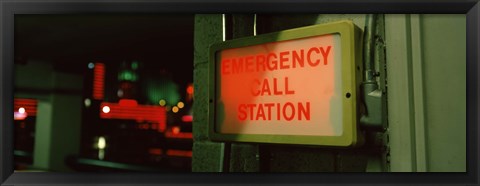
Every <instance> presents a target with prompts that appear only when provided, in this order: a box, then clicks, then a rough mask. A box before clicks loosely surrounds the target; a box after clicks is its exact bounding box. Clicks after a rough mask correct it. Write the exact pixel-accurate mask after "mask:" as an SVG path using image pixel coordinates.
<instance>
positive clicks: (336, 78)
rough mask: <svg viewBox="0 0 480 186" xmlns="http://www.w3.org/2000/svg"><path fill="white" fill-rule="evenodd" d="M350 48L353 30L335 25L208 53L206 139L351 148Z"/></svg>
mask: <svg viewBox="0 0 480 186" xmlns="http://www.w3.org/2000/svg"><path fill="white" fill-rule="evenodd" d="M354 44H355V31H354V25H353V24H352V23H351V22H338V23H333V24H326V25H316V26H311V27H304V28H299V29H293V30H286V31H282V32H278V33H273V34H267V35H262V36H255V37H250V38H243V39H239V40H232V41H228V42H224V43H221V44H219V45H214V46H212V50H211V52H212V53H211V65H212V66H211V68H210V69H211V70H212V71H211V73H210V74H211V82H212V85H214V88H213V90H212V91H210V99H211V100H212V101H211V105H210V109H211V111H210V113H211V114H210V137H211V138H212V139H213V140H226V141H242V142H264V143H289V144H313V145H334V146H351V145H354V144H355V143H356V110H357V109H356V101H355V99H356V84H357V83H356V82H357V80H356V77H355V74H356V73H357V72H356V70H357V69H356V65H355V57H356V52H355V46H354ZM212 111H213V112H212ZM354 133H355V134H354Z"/></svg>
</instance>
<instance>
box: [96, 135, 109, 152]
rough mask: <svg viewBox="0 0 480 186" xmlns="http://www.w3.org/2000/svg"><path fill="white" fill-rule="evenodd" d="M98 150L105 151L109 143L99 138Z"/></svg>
mask: <svg viewBox="0 0 480 186" xmlns="http://www.w3.org/2000/svg"><path fill="white" fill-rule="evenodd" d="M97 146H98V149H105V147H106V146H107V141H106V140H105V138H104V137H99V138H98V144H97Z"/></svg>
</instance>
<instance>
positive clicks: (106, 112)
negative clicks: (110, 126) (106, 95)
mask: <svg viewBox="0 0 480 186" xmlns="http://www.w3.org/2000/svg"><path fill="white" fill-rule="evenodd" d="M100 118H103V119H130V120H136V121H137V122H144V121H152V122H155V123H156V124H157V125H158V126H157V127H156V128H157V130H158V132H164V131H165V129H166V126H167V114H166V110H165V107H160V106H152V105H138V104H137V102H136V101H135V100H129V99H121V100H120V101H119V103H109V102H102V103H101V104H100ZM145 126H146V125H145Z"/></svg>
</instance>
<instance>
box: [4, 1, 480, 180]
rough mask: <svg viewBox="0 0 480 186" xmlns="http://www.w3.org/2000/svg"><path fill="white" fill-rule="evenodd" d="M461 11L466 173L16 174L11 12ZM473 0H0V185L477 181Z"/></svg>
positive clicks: (476, 10)
mask: <svg viewBox="0 0 480 186" xmlns="http://www.w3.org/2000/svg"><path fill="white" fill-rule="evenodd" d="M225 12H228V13H256V12H261V13H389V14H390V13H391V14H394V13H429V14H430V13H446V14H448V13H461V14H466V15H467V64H466V65H467V72H466V73H467V74H466V76H467V113H466V116H467V162H468V163H467V173H368V174H366V173H340V174H338V173H337V174H334V173H323V174H320V173H302V174H260V173H258V174H231V173H230V174H220V173H189V174H174V173H169V174H151V173H149V174H123V173H121V174H113V173H105V174H98V173H75V174H68V173H19V172H13V134H12V131H13V127H12V126H13V115H12V114H11V113H13V107H12V106H11V105H13V77H14V76H13V75H14V74H13V66H14V65H13V53H14V48H13V46H14V41H13V32H14V31H13V29H14V21H13V19H14V16H15V14H89V13H225ZM479 17H480V3H478V0H440V1H437V2H435V1H425V0H404V1H400V0H394V1H385V0H336V1H335V0H244V1H236V0H200V1H198V0H139V1H135V0H42V1H33V0H0V60H1V62H0V82H1V83H2V88H1V89H0V105H1V107H0V108H1V109H0V122H1V123H0V144H1V145H0V183H2V185H27V184H28V185H30V184H33V185H53V184H61V185H72V184H74V185H78V184H82V185H83V184H99V185H111V184H124V185H132V184H135V185H151V184H165V185H172V184H175V185H193V184H203V185H210V184H228V183H230V184H232V183H234V184H266V183H271V184H316V185H317V184H325V185H329V184H333V183H340V184H369V183H370V184H372V183H377V184H378V183H380V184H402V183H403V184H405V183H407V184H413V183H416V184H421V183H441V184H478V172H479V169H478V168H479V167H478V141H479V140H480V138H479V135H478V134H479V133H480V131H479V130H478V121H479V119H480V114H478V106H479V103H480V102H479V100H478V92H479V86H478V79H479V78H480V76H479V74H478V72H479V70H480V69H479V65H478V62H479V61H480V59H479V51H480V50H479V45H480V42H479V41H480V40H479V33H480V24H479V22H480V20H479Z"/></svg>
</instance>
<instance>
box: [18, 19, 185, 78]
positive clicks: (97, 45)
mask: <svg viewBox="0 0 480 186" xmlns="http://www.w3.org/2000/svg"><path fill="white" fill-rule="evenodd" d="M193 24H194V16H193V15H188V14H183V15H173V14H141V15H139V14H135V15H130V14H108V15H107V14H101V15H100V14H99V15H20V16H16V17H15V62H16V63H25V62H27V61H29V60H42V61H49V62H52V63H54V64H55V65H54V67H55V69H56V70H57V71H63V72H68V73H82V72H83V69H84V68H85V67H86V65H87V64H88V63H89V62H93V61H102V62H104V63H107V65H108V64H113V65H115V64H119V63H121V62H122V61H125V60H127V61H128V60H138V61H140V62H142V63H143V64H144V66H145V68H144V69H145V70H146V71H145V73H150V74H155V73H157V72H158V73H162V72H165V71H166V72H168V73H169V74H171V75H172V78H173V79H174V80H175V81H176V82H177V83H179V84H186V83H188V82H193Z"/></svg>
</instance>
